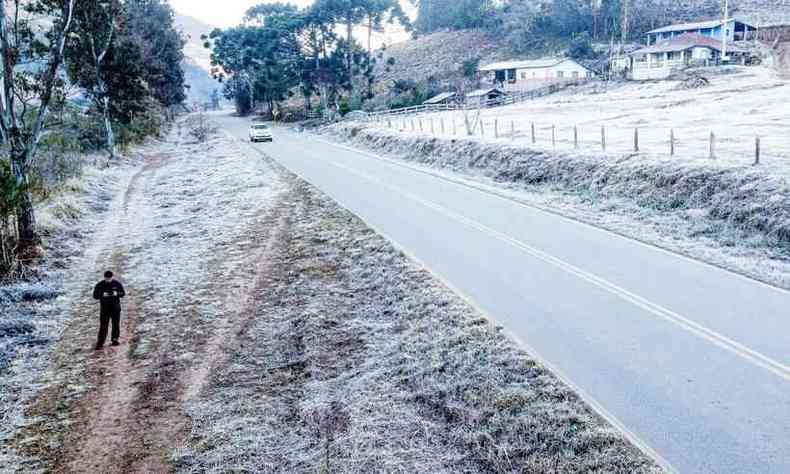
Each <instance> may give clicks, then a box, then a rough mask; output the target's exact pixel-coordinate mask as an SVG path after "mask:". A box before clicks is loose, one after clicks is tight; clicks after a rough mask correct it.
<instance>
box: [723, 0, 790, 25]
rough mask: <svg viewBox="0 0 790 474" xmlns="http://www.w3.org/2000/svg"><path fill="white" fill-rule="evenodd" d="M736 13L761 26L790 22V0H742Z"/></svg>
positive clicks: (736, 8)
mask: <svg viewBox="0 0 790 474" xmlns="http://www.w3.org/2000/svg"><path fill="white" fill-rule="evenodd" d="M735 15H736V16H738V17H742V18H744V19H746V20H750V21H752V22H755V23H757V24H759V26H769V25H777V24H783V25H786V24H790V0H740V1H738V2H737V3H736V6H735Z"/></svg>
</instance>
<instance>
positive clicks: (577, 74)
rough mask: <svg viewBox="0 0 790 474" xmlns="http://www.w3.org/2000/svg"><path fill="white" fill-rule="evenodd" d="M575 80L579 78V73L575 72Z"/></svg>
mask: <svg viewBox="0 0 790 474" xmlns="http://www.w3.org/2000/svg"><path fill="white" fill-rule="evenodd" d="M573 78H574V79H578V78H579V71H573Z"/></svg>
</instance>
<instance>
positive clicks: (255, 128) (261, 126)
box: [252, 125, 269, 130]
mask: <svg viewBox="0 0 790 474" xmlns="http://www.w3.org/2000/svg"><path fill="white" fill-rule="evenodd" d="M252 128H253V130H266V129H267V128H269V127H267V126H266V125H253V126H252Z"/></svg>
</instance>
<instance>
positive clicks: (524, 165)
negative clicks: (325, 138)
mask: <svg viewBox="0 0 790 474" xmlns="http://www.w3.org/2000/svg"><path fill="white" fill-rule="evenodd" d="M328 131H329V132H330V133H331V134H333V135H335V136H338V137H340V138H341V139H343V140H348V141H351V142H352V143H354V144H356V145H358V146H361V147H365V148H368V149H371V150H375V151H376V152H377V153H383V154H384V155H388V156H392V157H396V158H398V159H402V160H405V161H408V162H409V163H412V164H414V165H415V166H420V167H423V168H424V169H425V168H427V169H429V170H431V171H432V172H434V173H439V174H447V176H448V177H450V178H451V179H463V177H464V176H466V177H471V182H472V183H473V184H474V185H478V184H479V185H480V186H483V187H485V188H486V189H489V190H491V191H492V192H496V193H501V194H506V195H508V196H509V197H511V198H513V199H517V200H522V201H524V202H529V203H532V204H537V205H539V206H541V207H545V208H549V209H551V210H553V211H557V212H560V213H562V214H565V215H569V216H570V217H574V218H578V219H581V220H584V221H587V222H591V223H593V224H596V225H601V226H603V227H606V228H610V229H612V230H615V231H617V232H620V233H623V234H625V235H629V236H631V237H634V238H637V239H639V240H643V241H647V242H651V243H653V244H656V245H659V246H663V247H666V248H669V249H671V250H674V251H678V252H681V253H684V254H687V255H689V256H692V257H695V258H700V259H702V260H706V261H709V262H712V263H715V264H717V265H721V266H724V267H727V268H730V269H732V270H735V271H739V272H742V273H745V274H748V275H751V276H753V277H755V278H758V279H761V280H763V281H767V282H770V283H772V284H775V285H778V286H782V287H788V288H790V188H789V187H788V180H787V178H788V177H790V168H788V167H787V166H786V163H781V162H774V163H771V164H770V165H766V166H757V167H755V166H751V165H749V164H747V163H743V162H741V163H738V162H737V161H736V162H733V161H726V160H706V159H703V160H699V159H683V158H682V157H681V158H669V157H661V156H653V155H645V154H629V155H617V154H612V155H601V154H600V153H594V152H589V151H585V150H577V151H564V150H563V151H557V152H552V151H550V150H545V149H543V148H542V147H536V148H533V147H529V146H525V145H523V144H511V143H506V142H503V141H490V142H484V141H481V140H479V139H476V138H471V139H467V138H464V139H453V138H437V137H431V136H426V135H414V134H403V133H398V132H397V131H392V130H381V129H377V128H367V127H365V126H362V125H359V124H339V125H335V126H333V127H331V128H330V129H329V130H328Z"/></svg>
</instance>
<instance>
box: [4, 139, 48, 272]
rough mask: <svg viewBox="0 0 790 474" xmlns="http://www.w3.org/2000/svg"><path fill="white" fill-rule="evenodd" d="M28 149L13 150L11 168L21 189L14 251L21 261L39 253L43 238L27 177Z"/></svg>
mask: <svg viewBox="0 0 790 474" xmlns="http://www.w3.org/2000/svg"><path fill="white" fill-rule="evenodd" d="M26 163H27V151H26V150H19V149H12V150H11V170H12V172H13V173H14V178H15V179H16V184H17V186H18V187H19V189H20V200H19V204H18V206H17V209H16V225H17V235H18V239H17V245H16V249H15V250H14V252H15V253H16V256H17V259H18V260H19V261H20V262H25V261H28V260H30V259H32V258H35V257H37V256H38V255H39V249H38V246H39V245H40V244H41V238H40V237H39V235H38V232H37V231H36V214H35V210H34V209H33V197H32V196H31V195H30V186H29V182H28V178H27V169H26V168H27V165H26Z"/></svg>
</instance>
